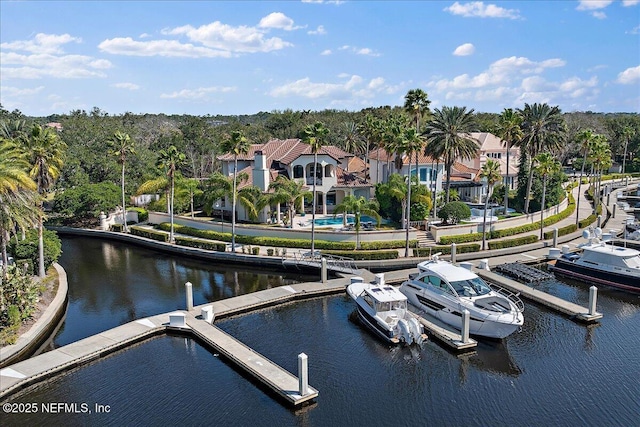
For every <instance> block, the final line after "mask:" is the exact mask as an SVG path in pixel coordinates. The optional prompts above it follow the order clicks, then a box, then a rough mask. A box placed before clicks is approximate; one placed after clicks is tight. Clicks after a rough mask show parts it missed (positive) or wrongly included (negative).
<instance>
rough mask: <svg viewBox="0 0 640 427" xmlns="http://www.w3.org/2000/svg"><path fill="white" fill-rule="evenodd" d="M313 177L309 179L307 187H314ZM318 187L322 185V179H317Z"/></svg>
mask: <svg viewBox="0 0 640 427" xmlns="http://www.w3.org/2000/svg"><path fill="white" fill-rule="evenodd" d="M313 180H314V179H313V177H309V178H307V185H313ZM315 181H316V185H322V178H316V179H315Z"/></svg>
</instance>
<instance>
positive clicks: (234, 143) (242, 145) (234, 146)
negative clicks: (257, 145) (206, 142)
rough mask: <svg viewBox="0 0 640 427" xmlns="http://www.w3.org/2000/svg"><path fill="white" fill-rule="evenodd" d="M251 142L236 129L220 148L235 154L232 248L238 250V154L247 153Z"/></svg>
mask: <svg viewBox="0 0 640 427" xmlns="http://www.w3.org/2000/svg"><path fill="white" fill-rule="evenodd" d="M250 147H251V144H250V143H249V140H248V139H247V138H246V137H245V136H244V134H243V133H242V131H238V130H234V131H233V132H231V136H230V137H229V138H227V139H225V140H224V141H222V144H220V149H221V150H222V151H223V152H225V153H230V154H233V176H234V180H233V194H232V199H231V248H232V249H231V250H232V251H233V253H235V252H236V196H237V193H236V187H237V181H238V180H237V179H235V176H236V174H237V173H238V156H239V155H241V154H243V155H244V154H247V153H248V152H249V148H250Z"/></svg>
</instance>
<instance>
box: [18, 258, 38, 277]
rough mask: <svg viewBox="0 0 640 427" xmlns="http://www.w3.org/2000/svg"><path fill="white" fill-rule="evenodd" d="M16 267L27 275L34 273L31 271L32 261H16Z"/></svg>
mask: <svg viewBox="0 0 640 427" xmlns="http://www.w3.org/2000/svg"><path fill="white" fill-rule="evenodd" d="M16 267H17V268H19V269H20V270H22V271H23V272H24V273H25V274H27V275H32V274H34V273H35V271H34V270H33V260H31V259H18V260H16Z"/></svg>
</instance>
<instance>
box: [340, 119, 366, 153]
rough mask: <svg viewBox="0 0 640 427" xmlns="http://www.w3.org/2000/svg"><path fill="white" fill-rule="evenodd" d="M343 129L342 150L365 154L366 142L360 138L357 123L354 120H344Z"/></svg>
mask: <svg viewBox="0 0 640 427" xmlns="http://www.w3.org/2000/svg"><path fill="white" fill-rule="evenodd" d="M344 130H345V134H344V151H346V152H347V153H351V154H354V155H356V156H358V155H362V154H365V153H364V151H365V145H366V143H365V142H364V141H363V140H362V135H361V134H360V132H359V130H358V125H356V123H355V122H344ZM366 154H367V155H368V153H366Z"/></svg>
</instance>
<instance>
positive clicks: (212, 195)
mask: <svg viewBox="0 0 640 427" xmlns="http://www.w3.org/2000/svg"><path fill="white" fill-rule="evenodd" d="M235 179H236V180H237V183H236V188H237V185H238V184H240V183H244V182H246V181H247V180H248V179H249V175H248V174H246V173H244V172H242V173H239V174H238V175H237V176H236V177H235ZM233 180H234V177H229V176H226V175H223V174H221V173H220V172H216V173H214V174H213V175H212V176H211V178H209V179H208V180H207V182H206V187H207V191H206V192H205V194H206V196H205V200H204V207H203V210H204V211H205V213H206V214H207V215H210V214H211V212H212V211H213V206H214V203H215V201H216V200H220V199H223V198H225V197H229V198H231V199H232V198H233V194H232V193H233V188H234V185H233ZM255 188H256V187H244V188H242V189H240V190H237V191H238V194H237V195H236V200H237V201H238V203H239V204H240V206H242V207H243V208H244V210H245V211H246V212H247V214H248V216H249V218H251V219H253V220H255V219H257V218H258V208H257V200H256V198H255V197H254V192H255V190H254V189H255Z"/></svg>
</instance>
